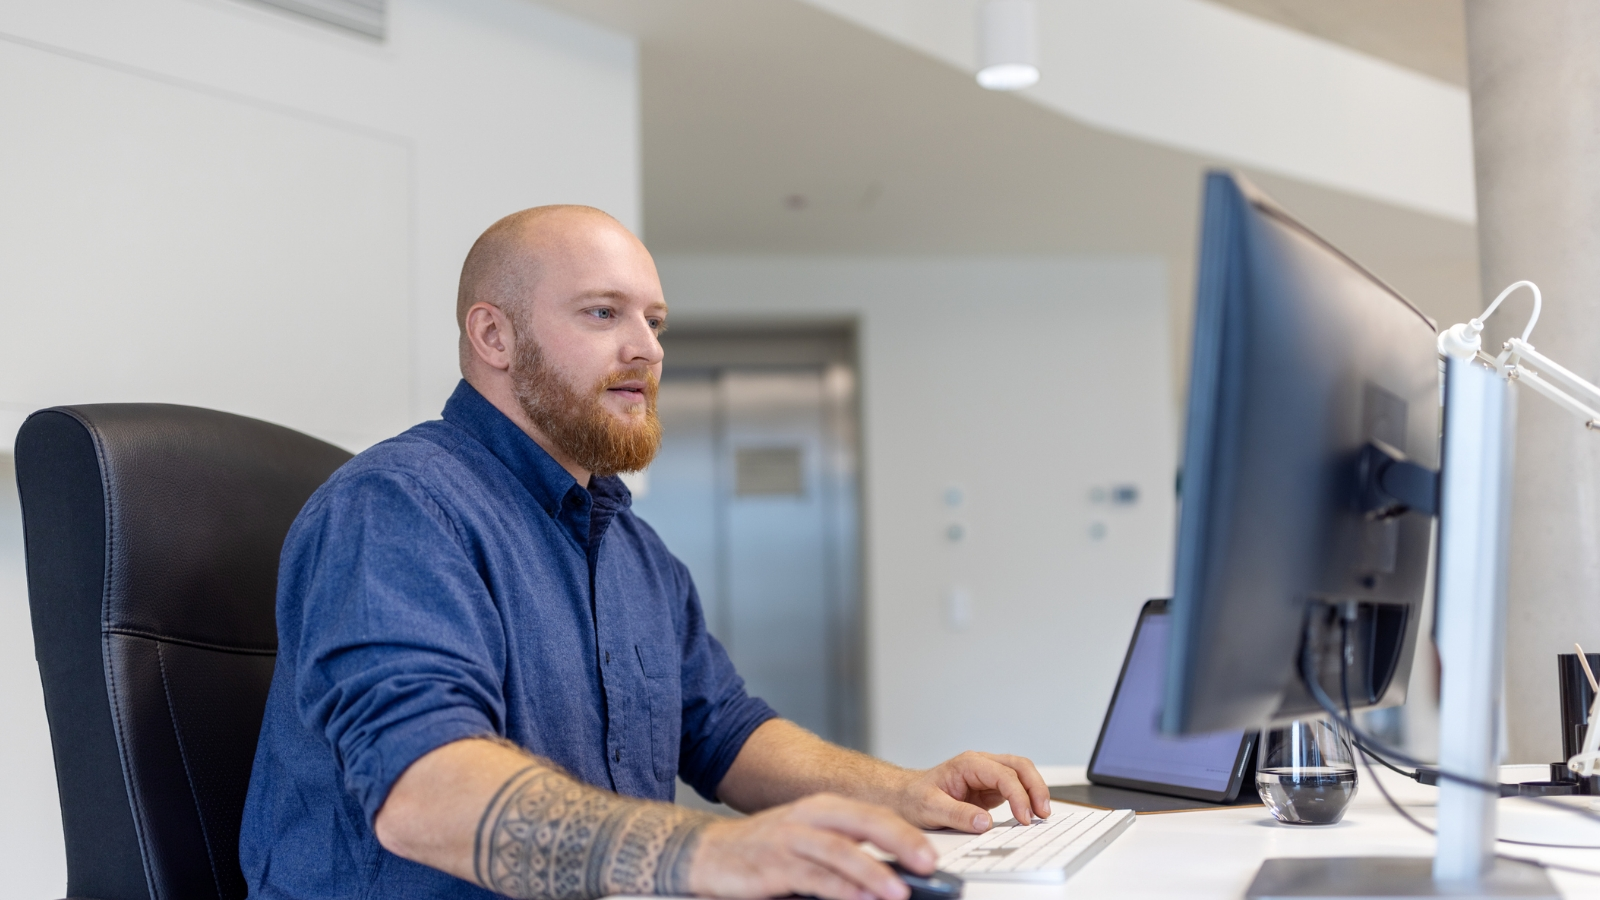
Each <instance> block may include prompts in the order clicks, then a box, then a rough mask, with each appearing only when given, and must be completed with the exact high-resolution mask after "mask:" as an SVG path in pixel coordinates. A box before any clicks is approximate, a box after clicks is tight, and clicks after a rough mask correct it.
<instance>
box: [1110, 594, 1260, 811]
mask: <svg viewBox="0 0 1600 900" xmlns="http://www.w3.org/2000/svg"><path fill="white" fill-rule="evenodd" d="M1171 625H1172V620H1171V617H1169V616H1168V615H1167V601H1165V600H1151V601H1148V602H1147V603H1145V605H1144V608H1143V609H1141V610H1139V622H1138V624H1136V625H1135V626H1134V629H1133V641H1132V643H1131V644H1130V645H1129V646H1128V654H1127V656H1125V657H1124V658H1123V660H1122V672H1121V674H1119V675H1118V676H1117V687H1116V690H1115V691H1113V692H1112V694H1111V707H1110V709H1108V710H1106V717H1105V720H1104V721H1103V722H1101V724H1100V737H1099V739H1098V740H1096V741H1095V745H1094V756H1092V757H1090V759H1089V781H1090V782H1091V783H1093V784H1103V785H1111V786H1114V787H1123V788H1133V789H1135V790H1141V791H1152V792H1155V793H1158V794H1168V795H1171V796H1175V797H1188V798H1192V799H1195V800H1208V801H1212V802H1216V803H1232V802H1234V801H1235V800H1236V799H1238V798H1239V792H1240V788H1241V787H1242V786H1243V785H1244V784H1245V782H1246V780H1247V779H1248V780H1250V783H1251V788H1252V790H1249V791H1246V793H1247V794H1253V793H1254V790H1253V788H1254V778H1255V773H1254V772H1252V771H1248V769H1249V768H1250V762H1251V760H1252V759H1253V758H1254V757H1253V753H1252V751H1253V750H1254V749H1255V741H1256V732H1255V731H1219V732H1216V733H1213V734H1200V735H1188V736H1184V737H1167V736H1165V735H1163V734H1161V730H1160V725H1159V723H1160V719H1161V700H1162V690H1163V687H1162V686H1163V683H1164V682H1165V676H1166V668H1167V638H1168V632H1169V631H1170V630H1171Z"/></svg>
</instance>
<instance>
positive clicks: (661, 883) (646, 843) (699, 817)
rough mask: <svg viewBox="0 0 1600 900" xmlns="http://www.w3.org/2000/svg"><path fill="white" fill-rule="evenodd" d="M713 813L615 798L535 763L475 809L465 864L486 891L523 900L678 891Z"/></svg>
mask: <svg viewBox="0 0 1600 900" xmlns="http://www.w3.org/2000/svg"><path fill="white" fill-rule="evenodd" d="M714 821H716V818H715V817H714V816H711V815H709V814H707V813H697V812H693V811H691V810H686V809H683V808H681V807H677V806H673V805H671V804H669V803H656V802H653V801H647V800H635V799H630V798H627V797H620V796H618V795H616V794H613V793H611V792H610V791H605V790H601V789H599V788H595V787H591V786H589V785H586V784H583V783H581V782H579V781H577V780H576V779H574V778H572V777H571V776H569V775H567V774H565V773H563V772H561V771H560V770H559V769H556V768H555V767H554V766H553V765H551V764H549V763H536V764H534V765H531V766H529V767H528V768H526V769H523V770H522V771H521V772H518V773H517V774H516V775H513V776H512V777H511V778H510V779H509V780H508V781H506V783H505V784H504V785H502V786H501V788H500V790H499V791H498V792H497V793H496V794H495V796H494V799H492V800H490V801H489V805H488V806H487V807H485V808H484V810H483V818H482V820H481V821H480V822H479V823H478V834H477V839H476V841H475V843H474V847H473V850H474V852H473V870H474V873H475V874H476V875H477V879H478V883H479V884H481V885H483V886H484V887H486V888H488V889H489V890H492V891H495V892H497V893H500V894H504V895H506V896H508V897H517V898H526V900H535V898H536V900H592V898H595V897H604V896H606V895H608V894H687V893H689V860H690V858H691V857H692V856H693V855H694V849H695V846H696V845H697V844H698V843H699V838H700V832H701V830H702V829H704V828H705V826H706V825H707V824H708V823H710V822H714Z"/></svg>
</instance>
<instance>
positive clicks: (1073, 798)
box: [1050, 783, 1261, 814]
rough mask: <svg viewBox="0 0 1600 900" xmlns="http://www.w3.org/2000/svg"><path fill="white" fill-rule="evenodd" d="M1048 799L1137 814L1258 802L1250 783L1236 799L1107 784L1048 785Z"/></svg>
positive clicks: (1259, 803) (1258, 804) (1244, 804)
mask: <svg viewBox="0 0 1600 900" xmlns="http://www.w3.org/2000/svg"><path fill="white" fill-rule="evenodd" d="M1050 799H1051V800H1060V801H1061V802H1062V803H1076V804H1077V805H1079V806H1091V807H1094V808H1095V809H1131V810H1133V811H1134V812H1136V813H1140V814H1145V813H1168V812H1189V811H1191V810H1197V809H1227V808H1229V807H1234V806H1260V805H1261V798H1260V797H1258V796H1256V792H1255V787H1254V785H1251V784H1248V783H1246V784H1244V785H1242V786H1241V787H1240V791H1239V799H1237V800H1234V801H1232V802H1224V801H1220V800H1195V799H1192V798H1189V797H1174V796H1172V795H1170V794H1156V793H1152V792H1150V791H1138V790H1134V789H1133V788H1123V787H1112V786H1111V785H1107V784H1065V785H1051V786H1050Z"/></svg>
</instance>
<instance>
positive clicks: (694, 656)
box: [673, 559, 778, 802]
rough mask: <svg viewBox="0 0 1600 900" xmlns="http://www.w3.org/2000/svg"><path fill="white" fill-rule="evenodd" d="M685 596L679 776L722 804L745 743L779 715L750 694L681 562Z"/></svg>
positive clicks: (677, 565)
mask: <svg viewBox="0 0 1600 900" xmlns="http://www.w3.org/2000/svg"><path fill="white" fill-rule="evenodd" d="M673 562H674V563H676V569H677V574H678V578H679V579H680V580H679V583H680V585H682V587H683V596H684V598H685V603H684V612H683V615H682V617H681V618H680V619H679V621H680V622H681V623H682V624H681V625H680V629H681V631H680V639H681V640H682V646H683V670H682V673H681V681H682V685H683V740H682V743H681V745H680V747H679V751H678V775H679V777H681V778H682V779H683V780H684V783H686V784H688V785H689V786H690V787H692V788H694V789H695V792H696V793H698V794H699V795H700V796H702V797H704V798H706V799H707V800H710V801H712V802H716V799H717V785H719V784H721V783H722V778H723V776H725V775H727V774H728V768H729V767H730V766H732V765H733V761H734V759H735V758H736V757H737V756H738V755H739V751H740V750H741V749H743V748H744V742H745V741H746V740H748V739H749V737H750V734H751V732H753V731H755V730H756V728H757V727H759V726H760V725H761V723H763V722H765V721H767V720H768V719H774V718H777V716H778V713H777V712H776V711H775V710H773V708H772V707H771V706H768V705H767V702H766V701H765V700H762V699H761V698H759V697H752V696H750V695H749V693H747V692H746V691H745V687H744V679H743V678H741V677H739V673H738V672H737V671H736V670H735V669H734V667H733V661H732V660H730V659H728V652H727V651H726V650H724V649H723V647H722V644H721V642H719V641H718V640H717V639H716V638H715V637H712V635H711V632H709V631H707V630H706V622H705V613H704V611H703V610H702V609H701V607H700V595H699V592H698V591H696V590H695V586H694V580H693V579H692V578H690V577H689V570H688V569H687V568H686V567H685V566H684V565H683V564H682V563H681V562H678V561H677V560H676V559H674V560H673Z"/></svg>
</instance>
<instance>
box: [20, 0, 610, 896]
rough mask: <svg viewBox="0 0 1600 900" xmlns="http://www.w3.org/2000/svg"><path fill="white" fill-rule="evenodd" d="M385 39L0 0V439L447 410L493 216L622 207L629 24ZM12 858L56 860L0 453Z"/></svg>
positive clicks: (416, 19)
mask: <svg viewBox="0 0 1600 900" xmlns="http://www.w3.org/2000/svg"><path fill="white" fill-rule="evenodd" d="M388 6H389V10H390V36H389V38H388V40H386V41H383V42H376V41H372V40H369V39H366V38H362V37H360V36H357V35H353V34H349V33H346V32H343V31H340V30H339V29H336V28H332V27H328V26H325V25H321V24H319V23H315V22H312V21H309V20H304V19H301V18H299V17H296V16H293V15H289V14H284V13H281V12H278V11H275V10H272V9H269V8H266V7H261V6H257V5H255V4H251V3H248V2H238V0H32V2H14V3H6V4H0V122H3V123H5V124H4V125H3V126H0V133H3V135H4V138H3V140H0V445H3V447H4V448H5V451H6V452H8V451H9V448H10V445H11V441H12V435H13V434H14V432H15V428H16V426H17V425H18V424H20V421H21V417H22V415H23V414H25V413H26V412H27V411H30V410H33V409H37V408H40V407H43V406H48V405H53V404H57V403H78V402H99V401H113V400H126V401H133V400H138V401H168V402H179V403H194V404H200V405H206V406H212V407H217V408H222V409H228V410H231V411H235V412H240V413H243V414H246V415H253V416H258V417H261V418H266V419H270V420H273V421H277V422H281V423H283V424H286V425H289V426H291V427H296V428H300V429H302V430H305V431H308V432H310V433H312V434H316V435H318V436H320V437H323V438H325V439H329V440H333V441H335V442H338V443H342V444H344V445H346V446H350V447H352V448H356V447H361V446H364V445H366V444H369V443H371V442H373V441H375V440H378V439H381V438H383V437H385V436H387V435H389V434H393V433H395V432H397V431H399V430H401V429H403V428H404V427H406V426H407V425H409V424H410V423H411V422H414V421H418V420H421V419H424V418H430V417H432V416H434V415H436V414H437V412H438V409H439V407H440V405H441V404H442V402H443V400H444V397H445V396H446V395H447V394H448V393H449V391H450V390H451V389H452V387H453V386H454V383H455V380H456V378H457V373H456V369H455V366H456V362H455V323H454V305H455V280H456V275H457V272H458V271H459V267H460V264H461V259H462V258H463V256H464V255H465V253H466V250H467V248H468V247H469V246H470V244H471V242H472V240H473V239H474V238H475V237H476V236H477V234H478V233H479V232H480V231H482V229H483V228H484V227H486V226H487V225H488V224H489V223H490V222H492V221H493V220H494V219H496V218H498V217H499V216H501V215H504V214H505V213H508V212H511V211H513V210H516V209H521V208H523V207H527V206H533V205H537V204H541V203H551V202H577V203H589V204H593V205H595V206H599V207H601V208H604V209H607V210H609V211H611V212H612V213H613V214H615V215H617V217H618V218H620V219H621V220H622V221H623V222H624V223H626V224H629V225H631V226H635V227H637V225H638V223H639V215H640V195H639V191H640V188H639V175H638V173H639V136H638V87H637V71H638V63H637V47H636V44H635V43H634V42H633V41H632V40H631V39H629V38H625V37H622V36H619V35H616V34H612V33H609V32H606V31H602V30H600V29H597V28H595V27H593V26H591V25H588V24H584V23H580V22H577V21H575V20H572V19H568V18H565V17H562V16H559V15H556V14H553V13H551V12H549V11H548V10H545V9H543V8H541V7H539V6H537V5H535V4H533V3H529V2H526V0H389V4H388ZM0 477H4V478H5V480H6V481H7V484H6V485H5V487H4V490H0V720H3V721H5V722H6V723H7V727H6V728H4V729H0V797H3V798H4V799H3V800H0V871H4V872H5V873H6V885H7V886H6V890H5V893H6V894H7V895H8V896H12V895H14V896H19V897H48V896H59V895H60V894H61V893H62V890H63V887H64V879H65V864H64V860H63V856H62V849H61V835H60V821H59V817H58V813H57V809H56V796H55V783H54V775H53V771H52V769H51V765H50V757H49V739H48V735H47V733H46V731H45V725H44V715H43V708H42V700H41V697H40V692H39V682H38V671H37V669H36V667H35V666H34V662H33V646H32V637H31V633H30V629H29V626H28V613H27V601H26V592H25V584H24V581H23V577H22V572H23V566H22V560H21V550H22V548H21V541H20V527H19V523H18V521H17V510H16V505H15V499H14V498H15V494H14V488H13V486H12V485H11V484H10V482H11V470H10V463H9V460H7V461H6V462H5V466H4V468H3V469H0Z"/></svg>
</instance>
